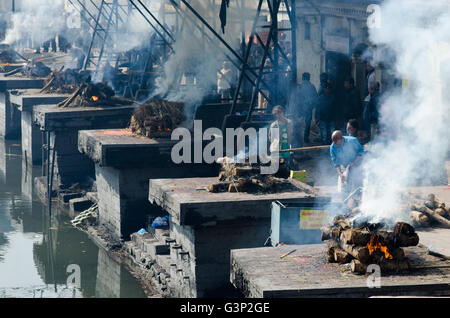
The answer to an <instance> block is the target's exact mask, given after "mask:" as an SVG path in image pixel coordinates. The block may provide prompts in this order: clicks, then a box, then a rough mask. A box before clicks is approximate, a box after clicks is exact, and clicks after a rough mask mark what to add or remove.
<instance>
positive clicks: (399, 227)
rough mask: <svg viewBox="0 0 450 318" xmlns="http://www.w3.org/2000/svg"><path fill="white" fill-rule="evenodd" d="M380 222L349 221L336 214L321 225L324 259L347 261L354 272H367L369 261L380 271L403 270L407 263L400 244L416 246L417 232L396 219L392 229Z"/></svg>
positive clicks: (343, 262)
mask: <svg viewBox="0 0 450 318" xmlns="http://www.w3.org/2000/svg"><path fill="white" fill-rule="evenodd" d="M384 228H385V225H384V224H383V223H367V222H358V219H356V220H355V221H352V220H350V219H348V218H346V217H345V216H336V217H335V218H334V220H333V224H332V225H330V226H327V227H324V228H322V241H327V242H328V249H327V259H328V261H329V262H331V263H339V264H347V263H350V267H351V271H352V272H354V273H366V271H367V267H368V266H369V265H370V264H377V265H379V266H380V269H381V271H382V272H392V271H406V270H409V269H410V264H409V261H408V258H407V256H406V253H405V251H404V250H403V249H402V247H407V246H416V245H417V244H418V243H419V236H418V235H417V233H416V232H415V230H414V227H413V226H411V225H410V224H407V223H404V222H397V223H396V224H395V226H394V229H393V230H387V229H384Z"/></svg>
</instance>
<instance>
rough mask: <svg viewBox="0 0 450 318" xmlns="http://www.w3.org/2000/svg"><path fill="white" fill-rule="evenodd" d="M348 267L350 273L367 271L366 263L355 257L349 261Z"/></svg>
mask: <svg viewBox="0 0 450 318" xmlns="http://www.w3.org/2000/svg"><path fill="white" fill-rule="evenodd" d="M350 268H351V270H352V273H360V274H363V273H364V274H365V273H366V271H367V265H366V264H363V263H361V262H360V261H358V260H357V259H352V261H351V262H350Z"/></svg>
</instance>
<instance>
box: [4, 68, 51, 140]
mask: <svg viewBox="0 0 450 318" xmlns="http://www.w3.org/2000/svg"><path fill="white" fill-rule="evenodd" d="M43 86H44V79H43V78H27V77H14V76H10V77H5V76H4V74H0V136H4V137H5V138H7V139H8V138H9V139H14V138H17V137H19V135H20V112H19V111H18V109H17V108H16V107H14V106H13V105H11V103H10V95H11V94H10V90H15V89H22V90H24V89H40V88H42V87H43Z"/></svg>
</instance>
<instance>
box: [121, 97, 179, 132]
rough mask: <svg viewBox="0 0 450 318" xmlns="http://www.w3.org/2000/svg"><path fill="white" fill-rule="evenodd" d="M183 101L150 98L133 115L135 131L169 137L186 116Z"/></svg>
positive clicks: (131, 124) (131, 123) (132, 120)
mask: <svg viewBox="0 0 450 318" xmlns="http://www.w3.org/2000/svg"><path fill="white" fill-rule="evenodd" d="M183 108H184V104H183V103H178V102H171V101H167V100H162V99H150V100H147V101H146V102H144V103H143V104H142V105H140V106H139V107H137V108H136V109H135V110H134V112H133V115H132V116H131V121H130V129H131V131H132V132H133V133H135V134H138V135H141V136H145V137H149V138H168V137H170V136H171V134H172V130H174V129H175V128H177V127H178V126H179V125H180V124H181V123H182V122H183V121H184V120H185V119H186V117H185V116H184V114H183Z"/></svg>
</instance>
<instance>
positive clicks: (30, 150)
mask: <svg viewBox="0 0 450 318" xmlns="http://www.w3.org/2000/svg"><path fill="white" fill-rule="evenodd" d="M21 131H22V156H23V158H24V159H25V161H26V162H27V164H29V165H40V164H42V133H41V131H40V129H39V127H38V126H36V125H34V124H33V114H32V113H31V112H28V111H23V112H22V119H21Z"/></svg>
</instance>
